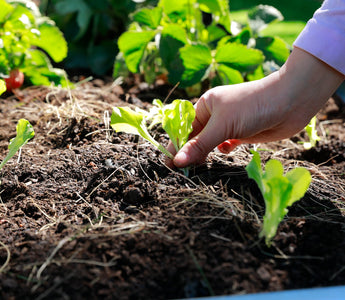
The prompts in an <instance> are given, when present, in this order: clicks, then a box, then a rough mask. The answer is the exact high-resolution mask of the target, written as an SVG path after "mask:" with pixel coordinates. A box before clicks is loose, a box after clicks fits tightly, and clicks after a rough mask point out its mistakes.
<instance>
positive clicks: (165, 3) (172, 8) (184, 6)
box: [158, 0, 196, 22]
mask: <svg viewBox="0 0 345 300" xmlns="http://www.w3.org/2000/svg"><path fill="white" fill-rule="evenodd" d="M195 2H196V1H195V0H178V1H171V0H160V1H159V3H158V6H159V7H162V8H163V11H164V13H165V14H166V15H168V17H169V18H170V19H171V20H172V22H174V21H177V20H178V19H182V20H185V19H186V16H187V14H188V11H189V9H191V8H192V7H193V5H194V4H195Z"/></svg>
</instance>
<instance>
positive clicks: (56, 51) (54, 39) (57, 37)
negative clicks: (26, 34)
mask: <svg viewBox="0 0 345 300" xmlns="http://www.w3.org/2000/svg"><path fill="white" fill-rule="evenodd" d="M38 30H39V31H40V36H39V37H37V38H35V39H34V40H32V44H33V45H36V46H38V47H40V48H41V49H43V50H44V51H46V52H47V53H48V54H49V55H50V57H51V58H52V59H53V60H54V61H55V62H61V61H62V60H63V59H64V58H66V56H67V42H66V40H65V39H64V37H63V34H62V32H61V31H60V30H59V28H58V27H56V26H55V24H54V23H53V22H51V21H48V20H47V21H46V22H44V23H42V24H40V25H39V27H38Z"/></svg>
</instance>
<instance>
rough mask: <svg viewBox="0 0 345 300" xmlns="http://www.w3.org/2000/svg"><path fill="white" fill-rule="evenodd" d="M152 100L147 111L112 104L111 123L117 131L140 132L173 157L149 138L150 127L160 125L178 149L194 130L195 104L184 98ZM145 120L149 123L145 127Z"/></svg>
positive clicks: (166, 152) (150, 136) (143, 136)
mask: <svg viewBox="0 0 345 300" xmlns="http://www.w3.org/2000/svg"><path fill="white" fill-rule="evenodd" d="M153 103H154V105H155V106H154V107H153V109H151V110H150V112H146V111H143V110H136V111H134V110H132V109H130V108H129V107H114V108H113V112H112V115H111V122H110V125H111V127H112V128H113V129H114V130H115V131H116V132H125V133H130V134H136V135H140V136H141V137H142V138H144V139H145V140H147V141H148V142H150V143H151V144H152V145H153V146H155V147H156V148H157V149H159V150H160V151H161V152H162V153H164V154H165V155H166V156H167V157H169V158H171V159H172V158H173V157H174V156H173V155H172V154H171V153H170V152H169V151H168V150H167V149H166V148H164V147H163V146H162V145H161V144H160V143H159V142H157V141H156V140H155V139H154V138H153V137H152V135H151V134H150V132H149V130H150V129H151V128H152V127H153V126H154V125H157V124H162V128H163V129H164V130H165V132H166V133H167V134H168V135H169V138H170V140H171V141H172V143H173V145H174V147H175V150H176V152H178V151H179V150H180V149H181V148H182V147H183V145H184V144H185V143H186V142H187V141H188V136H189V134H190V133H191V132H192V130H193V128H192V122H193V121H194V118H195V109H194V106H193V104H192V103H191V102H190V101H187V100H174V101H173V102H172V103H171V104H167V105H163V103H162V102H161V101H160V100H157V99H156V100H154V102H153ZM148 123H151V125H150V126H148ZM184 172H185V174H186V175H188V169H185V170H184Z"/></svg>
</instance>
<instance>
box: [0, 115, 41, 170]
mask: <svg viewBox="0 0 345 300" xmlns="http://www.w3.org/2000/svg"><path fill="white" fill-rule="evenodd" d="M16 130H17V135H16V137H15V138H13V139H12V140H11V141H10V144H9V146H8V149H9V152H8V154H7V155H6V157H5V158H4V160H3V161H2V162H1V164H0V170H1V169H2V167H3V166H4V165H5V164H6V163H7V162H8V161H9V160H10V159H11V158H12V157H13V156H14V155H15V154H16V152H17V151H18V150H19V149H21V147H23V146H24V145H25V144H26V143H27V142H28V141H29V140H30V139H31V138H33V137H34V135H35V132H34V129H33V127H32V125H31V124H30V122H29V121H28V120H25V119H20V120H19V121H18V124H17V128H16Z"/></svg>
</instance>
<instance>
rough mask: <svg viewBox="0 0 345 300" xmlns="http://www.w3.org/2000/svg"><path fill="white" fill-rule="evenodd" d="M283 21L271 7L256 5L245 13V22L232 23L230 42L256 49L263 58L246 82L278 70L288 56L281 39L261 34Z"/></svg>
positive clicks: (286, 45)
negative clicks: (270, 26)
mask: <svg viewBox="0 0 345 300" xmlns="http://www.w3.org/2000/svg"><path fill="white" fill-rule="evenodd" d="M283 20H284V17H283V15H282V14H281V12H280V11H279V10H277V9H276V8H274V7H273V6H270V5H258V6H256V7H254V8H252V9H250V10H249V11H248V12H247V22H245V23H244V24H241V23H238V22H235V21H234V22H233V24H234V26H233V27H234V28H236V31H234V32H233V33H234V37H231V38H230V40H231V41H233V42H239V43H241V44H244V45H246V46H247V47H249V48H255V49H258V50H260V51H261V52H262V53H263V55H264V56H265V60H264V62H263V63H262V64H260V65H259V66H258V68H256V69H255V70H254V71H253V72H249V73H247V80H256V79H260V78H262V77H264V76H266V75H268V74H270V73H272V72H274V71H276V70H278V69H279V68H280V67H281V66H282V65H283V64H284V62H285V61H286V59H287V58H288V56H289V55H290V47H289V45H288V44H287V43H286V42H285V41H284V40H283V39H282V38H280V37H278V36H271V35H264V34H263V30H264V29H265V28H266V27H268V26H269V25H271V24H275V23H278V22H280V21H283Z"/></svg>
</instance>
